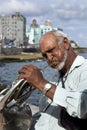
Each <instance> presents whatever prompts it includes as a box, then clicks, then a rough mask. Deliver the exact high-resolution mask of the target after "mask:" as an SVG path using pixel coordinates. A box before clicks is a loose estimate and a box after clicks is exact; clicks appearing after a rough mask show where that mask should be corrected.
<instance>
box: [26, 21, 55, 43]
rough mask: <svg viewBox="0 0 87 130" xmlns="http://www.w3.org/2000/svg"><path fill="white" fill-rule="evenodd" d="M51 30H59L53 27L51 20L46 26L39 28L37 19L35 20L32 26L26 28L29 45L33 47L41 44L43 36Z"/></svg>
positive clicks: (46, 22)
mask: <svg viewBox="0 0 87 130" xmlns="http://www.w3.org/2000/svg"><path fill="white" fill-rule="evenodd" d="M51 30H57V28H54V27H52V23H51V21H50V20H46V21H45V23H44V25H40V26H39V25H38V23H37V21H36V19H33V20H32V23H31V25H30V26H29V25H27V26H26V36H27V37H28V43H29V44H32V45H35V44H39V41H40V38H41V36H42V35H44V34H45V33H46V32H49V31H51Z"/></svg>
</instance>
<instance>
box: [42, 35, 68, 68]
mask: <svg viewBox="0 0 87 130" xmlns="http://www.w3.org/2000/svg"><path fill="white" fill-rule="evenodd" d="M40 50H41V52H42V55H43V57H44V58H45V59H46V61H47V63H48V64H49V65H50V66H51V67H53V68H56V69H58V70H61V69H63V67H64V66H65V62H66V59H67V50H66V49H65V48H64V46H63V44H62V45H58V41H57V40H56V39H55V38H53V37H46V38H45V39H43V40H42V41H41V44H40Z"/></svg>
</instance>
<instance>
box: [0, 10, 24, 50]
mask: <svg viewBox="0 0 87 130" xmlns="http://www.w3.org/2000/svg"><path fill="white" fill-rule="evenodd" d="M25 37H26V18H25V17H24V16H23V15H21V14H20V13H19V12H16V13H15V14H13V15H11V16H0V41H2V44H3V46H6V45H9V44H13V43H14V45H15V46H16V47H18V46H19V45H20V44H24V40H25Z"/></svg>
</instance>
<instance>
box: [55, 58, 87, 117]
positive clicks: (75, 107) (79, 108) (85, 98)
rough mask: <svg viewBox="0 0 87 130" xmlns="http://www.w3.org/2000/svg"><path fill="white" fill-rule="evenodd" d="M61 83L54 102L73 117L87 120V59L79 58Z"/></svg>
mask: <svg viewBox="0 0 87 130" xmlns="http://www.w3.org/2000/svg"><path fill="white" fill-rule="evenodd" d="M63 83H64V88H63V87H62V85H63V84H62V82H61V81H60V82H59V84H58V86H57V88H56V91H55V94H54V98H53V102H54V103H56V104H58V105H60V106H62V107H64V108H66V110H67V112H68V113H69V114H70V115H71V116H73V117H79V118H87V59H84V57H82V56H77V57H76V59H75V61H74V63H73V64H72V66H71V68H70V70H69V72H68V74H67V75H66V77H64V78H63Z"/></svg>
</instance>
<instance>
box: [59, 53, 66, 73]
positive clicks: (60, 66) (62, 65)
mask: <svg viewBox="0 0 87 130" xmlns="http://www.w3.org/2000/svg"><path fill="white" fill-rule="evenodd" d="M66 59H67V51H65V52H64V59H63V61H62V62H61V63H60V64H59V66H58V67H57V69H58V71H60V70H62V68H63V67H64V65H65V62H66Z"/></svg>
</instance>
